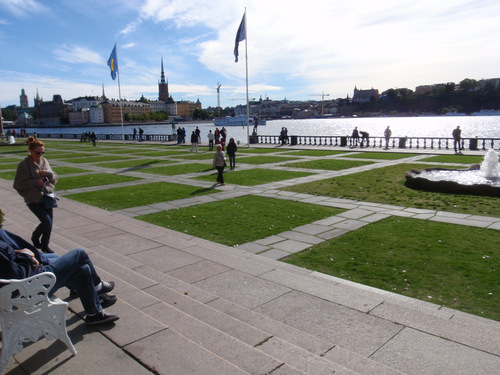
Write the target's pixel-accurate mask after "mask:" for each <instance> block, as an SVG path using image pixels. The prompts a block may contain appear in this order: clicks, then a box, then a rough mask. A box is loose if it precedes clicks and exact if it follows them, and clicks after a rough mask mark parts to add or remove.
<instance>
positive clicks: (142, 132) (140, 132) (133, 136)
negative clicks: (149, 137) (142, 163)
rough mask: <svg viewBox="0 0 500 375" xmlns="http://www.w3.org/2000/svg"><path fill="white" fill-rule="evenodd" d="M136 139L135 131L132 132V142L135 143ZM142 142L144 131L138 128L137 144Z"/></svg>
mask: <svg viewBox="0 0 500 375" xmlns="http://www.w3.org/2000/svg"><path fill="white" fill-rule="evenodd" d="M136 138H137V129H136V128H134V130H132V140H133V141H135V140H136ZM142 141H144V129H143V128H141V127H140V126H139V142H142Z"/></svg>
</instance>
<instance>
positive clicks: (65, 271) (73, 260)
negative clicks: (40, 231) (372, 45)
mask: <svg viewBox="0 0 500 375" xmlns="http://www.w3.org/2000/svg"><path fill="white" fill-rule="evenodd" d="M46 256H47V258H48V260H49V264H48V265H46V266H44V270H45V271H48V272H52V273H54V275H56V278H57V280H56V283H55V285H54V287H53V288H52V290H51V291H50V295H51V296H52V295H53V294H54V293H55V292H56V291H57V290H58V289H60V288H61V287H63V286H66V287H68V288H70V289H73V290H76V291H77V292H78V295H79V296H80V300H81V301H82V305H83V308H84V309H85V312H86V313H87V314H97V313H98V312H99V311H100V310H102V306H101V304H100V303H99V296H98V295H97V291H96V290H95V286H96V285H97V284H99V283H100V282H101V279H100V278H99V276H98V275H97V273H96V271H95V269H94V265H93V264H92V261H91V260H90V258H89V256H88V254H87V253H86V252H85V250H83V249H74V250H71V251H69V252H67V253H66V254H64V255H62V256H59V255H57V254H46Z"/></svg>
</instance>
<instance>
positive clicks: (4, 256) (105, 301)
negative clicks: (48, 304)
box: [0, 228, 119, 324]
mask: <svg viewBox="0 0 500 375" xmlns="http://www.w3.org/2000/svg"><path fill="white" fill-rule="evenodd" d="M42 272H52V273H53V274H54V275H55V276H56V279H57V280H56V283H55V285H54V287H53V288H52V290H51V291H50V293H49V295H50V296H52V295H53V294H54V293H55V292H56V291H57V290H58V289H59V288H61V287H63V286H65V287H68V288H69V289H71V290H72V291H74V292H76V293H78V295H79V297H80V300H81V302H82V305H83V308H84V310H85V313H86V314H87V316H86V317H85V323H87V324H102V323H110V322H114V321H116V320H118V319H119V317H118V316H116V315H110V314H108V313H106V311H104V308H103V306H104V307H108V306H111V305H113V304H114V303H115V302H116V297H115V296H111V295H107V294H106V293H109V292H111V291H112V290H113V289H114V287H115V283H114V282H113V281H109V282H108V281H102V280H101V278H100V277H99V276H98V275H97V273H96V271H95V269H94V265H93V264H92V261H91V260H90V258H89V256H88V254H87V253H86V252H85V250H83V249H74V250H71V251H69V252H67V253H66V254H64V255H62V256H59V255H57V254H44V253H42V252H40V251H38V250H37V249H36V248H35V247H33V245H31V244H30V243H29V242H27V241H25V240H23V239H22V238H21V237H19V236H17V235H15V234H13V233H9V232H7V231H6V230H4V229H1V228H0V275H1V276H0V277H2V278H4V279H25V278H27V277H30V276H33V275H36V274H39V273H42Z"/></svg>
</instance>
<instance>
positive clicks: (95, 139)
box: [90, 132, 97, 147]
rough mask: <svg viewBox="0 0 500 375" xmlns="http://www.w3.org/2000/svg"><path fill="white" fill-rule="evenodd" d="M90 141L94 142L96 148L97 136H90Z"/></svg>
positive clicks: (92, 134) (93, 134)
mask: <svg viewBox="0 0 500 375" xmlns="http://www.w3.org/2000/svg"><path fill="white" fill-rule="evenodd" d="M90 140H91V141H92V146H94V147H95V142H96V141H97V136H96V135H95V133H94V132H92V133H91V134H90Z"/></svg>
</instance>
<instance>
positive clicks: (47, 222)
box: [28, 202, 54, 249]
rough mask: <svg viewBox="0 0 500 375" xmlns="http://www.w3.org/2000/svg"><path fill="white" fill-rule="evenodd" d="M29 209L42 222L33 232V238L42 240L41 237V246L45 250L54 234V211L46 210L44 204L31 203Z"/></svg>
mask: <svg viewBox="0 0 500 375" xmlns="http://www.w3.org/2000/svg"><path fill="white" fill-rule="evenodd" d="M28 208H29V209H30V210H31V212H33V213H34V214H35V216H36V217H37V218H38V220H40V224H38V226H37V227H36V229H35V230H34V232H33V237H34V238H36V239H40V237H41V239H40V244H41V245H42V249H45V248H47V247H48V246H49V242H50V234H51V233H52V221H53V217H54V213H53V209H52V208H45V206H44V203H43V202H38V203H29V204H28Z"/></svg>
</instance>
